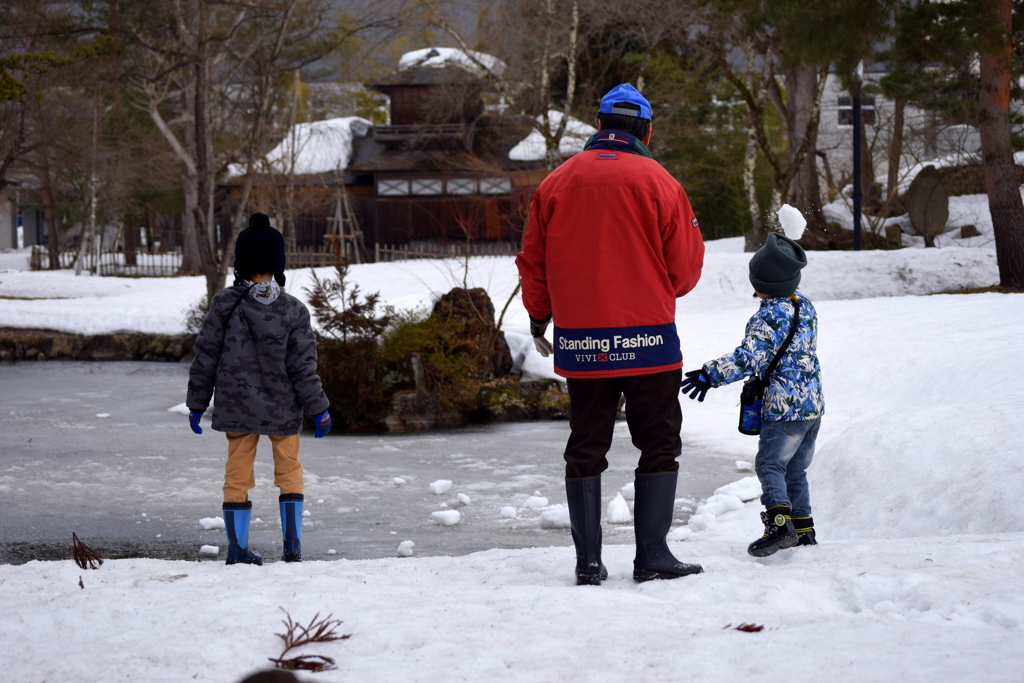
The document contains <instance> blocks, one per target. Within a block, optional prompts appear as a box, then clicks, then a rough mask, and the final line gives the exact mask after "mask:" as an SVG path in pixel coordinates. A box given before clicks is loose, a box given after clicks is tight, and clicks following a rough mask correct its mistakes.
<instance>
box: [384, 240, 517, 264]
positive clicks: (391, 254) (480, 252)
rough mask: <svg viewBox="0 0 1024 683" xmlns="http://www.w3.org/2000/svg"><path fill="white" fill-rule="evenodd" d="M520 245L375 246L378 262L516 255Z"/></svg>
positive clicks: (472, 243) (512, 243) (490, 243)
mask: <svg viewBox="0 0 1024 683" xmlns="http://www.w3.org/2000/svg"><path fill="white" fill-rule="evenodd" d="M518 253H519V245H518V244H516V243H514V242H469V243H468V244H467V243H465V242H460V243H450V244H440V243H423V244H405V245H387V244H377V245H375V246H374V248H373V255H374V261H375V262H376V263H381V262H387V261H405V260H411V259H425V258H454V259H460V258H466V257H467V256H515V255H516V254H518Z"/></svg>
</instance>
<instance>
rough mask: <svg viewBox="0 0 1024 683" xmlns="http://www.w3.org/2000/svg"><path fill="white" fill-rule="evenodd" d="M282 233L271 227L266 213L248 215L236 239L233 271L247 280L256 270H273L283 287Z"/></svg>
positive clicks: (283, 258)
mask: <svg viewBox="0 0 1024 683" xmlns="http://www.w3.org/2000/svg"><path fill="white" fill-rule="evenodd" d="M284 268H285V252H284V237H283V236H282V235H281V233H280V232H278V231H277V230H276V229H275V228H273V227H271V225H270V219H269V218H268V217H267V214H265V213H254V214H252V215H251V216H249V227H248V228H246V229H245V230H243V231H242V232H240V233H238V239H237V240H235V273H236V274H237V275H238V277H240V278H242V279H245V280H248V279H249V278H251V277H252V276H253V275H255V274H256V273H273V274H274V279H275V280H277V284H279V285H281V286H282V287H284V279H285V278H284Z"/></svg>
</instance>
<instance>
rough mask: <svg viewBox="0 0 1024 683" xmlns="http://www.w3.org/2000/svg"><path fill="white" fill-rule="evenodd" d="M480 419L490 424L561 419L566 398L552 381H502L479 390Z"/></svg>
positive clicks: (555, 382)
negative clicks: (491, 422)
mask: <svg viewBox="0 0 1024 683" xmlns="http://www.w3.org/2000/svg"><path fill="white" fill-rule="evenodd" d="M478 403H479V407H480V412H481V413H482V415H481V417H482V418H483V419H486V420H489V421H493V422H514V421H518V420H537V419H563V418H565V417H567V416H568V414H569V396H568V394H563V393H562V387H561V385H560V384H559V383H558V382H557V381H555V380H551V379H549V380H540V381H532V382H501V383H495V384H489V385H486V386H483V387H481V388H480V393H479V395H478Z"/></svg>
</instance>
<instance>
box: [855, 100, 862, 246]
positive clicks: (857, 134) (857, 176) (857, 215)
mask: <svg viewBox="0 0 1024 683" xmlns="http://www.w3.org/2000/svg"><path fill="white" fill-rule="evenodd" d="M860 193H861V187H860V89H859V88H858V90H857V92H856V93H854V95H853V249H854V251H860Z"/></svg>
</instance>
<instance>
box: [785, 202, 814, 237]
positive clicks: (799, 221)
mask: <svg viewBox="0 0 1024 683" xmlns="http://www.w3.org/2000/svg"><path fill="white" fill-rule="evenodd" d="M778 217H779V224H780V225H781V226H782V230H783V232H785V233H786V237H788V238H789V239H791V240H798V239H800V238H801V237H803V236H804V228H806V227H807V219H806V218H804V215H803V214H802V213H800V209H795V208H793V207H792V206H790V205H789V204H783V205H782V208H780V209H779V211H778Z"/></svg>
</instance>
